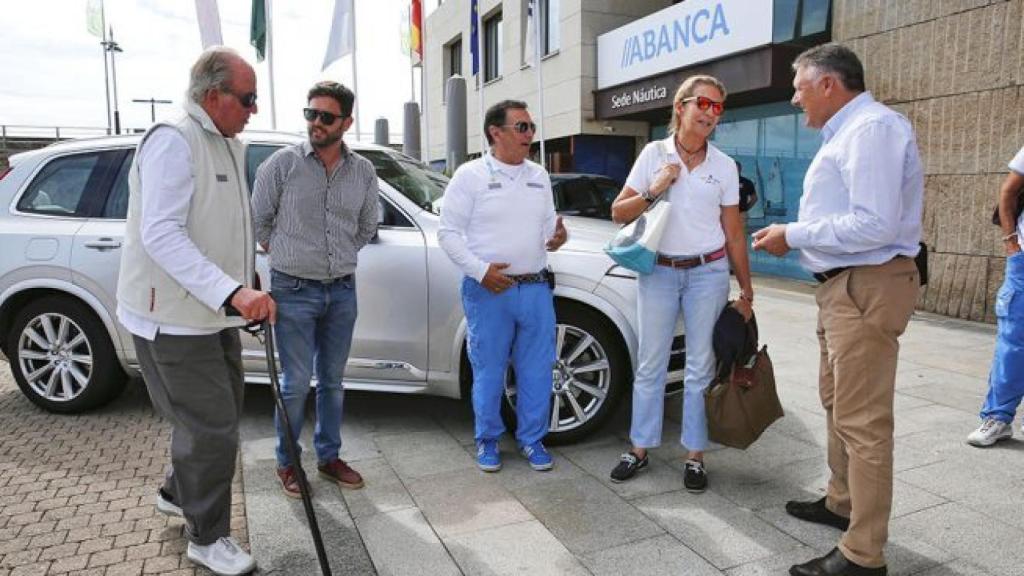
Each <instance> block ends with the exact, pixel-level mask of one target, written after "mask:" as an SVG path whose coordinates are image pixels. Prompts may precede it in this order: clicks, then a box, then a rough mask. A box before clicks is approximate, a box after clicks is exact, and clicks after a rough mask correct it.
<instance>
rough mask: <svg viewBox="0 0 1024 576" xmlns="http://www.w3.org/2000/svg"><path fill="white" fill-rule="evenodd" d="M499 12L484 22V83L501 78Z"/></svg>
mask: <svg viewBox="0 0 1024 576" xmlns="http://www.w3.org/2000/svg"><path fill="white" fill-rule="evenodd" d="M501 44H502V42H501V12H498V13H497V14H495V15H493V16H490V17H489V18H487V19H486V20H484V82H490V81H491V80H495V79H497V78H499V77H500V76H501Z"/></svg>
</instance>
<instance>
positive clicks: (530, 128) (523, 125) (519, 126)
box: [515, 122, 537, 134]
mask: <svg viewBox="0 0 1024 576" xmlns="http://www.w3.org/2000/svg"><path fill="white" fill-rule="evenodd" d="M515 129H516V132H519V133H520V134H526V133H527V132H536V131H537V125H536V124H534V123H533V122H516V125H515Z"/></svg>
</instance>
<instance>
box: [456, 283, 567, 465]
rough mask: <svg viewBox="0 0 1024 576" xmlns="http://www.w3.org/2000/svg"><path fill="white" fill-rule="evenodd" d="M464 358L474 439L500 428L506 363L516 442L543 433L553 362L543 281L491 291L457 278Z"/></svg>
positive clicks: (550, 309)
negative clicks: (469, 374) (512, 377)
mask: <svg viewBox="0 0 1024 576" xmlns="http://www.w3.org/2000/svg"><path fill="white" fill-rule="evenodd" d="M462 308H463V310H465V312H466V325H467V329H468V333H467V335H466V337H467V339H468V342H467V349H468V352H469V361H470V363H471V364H472V366H473V414H474V416H475V426H474V434H473V436H474V437H475V438H476V440H478V441H479V440H497V439H498V438H499V437H500V436H501V435H502V434H503V433H504V432H505V424H504V423H503V422H502V420H501V402H502V396H503V395H504V391H505V371H506V370H507V369H508V366H509V361H510V360H511V363H512V366H513V368H514V369H515V374H516V442H517V443H518V444H519V445H520V446H526V445H529V444H533V443H534V442H537V441H539V440H541V439H542V438H544V435H546V434H547V433H548V425H549V422H550V415H551V376H552V368H553V366H554V364H555V305H554V299H553V298H552V295H551V288H549V287H548V285H547V284H544V283H541V284H516V285H515V286H512V287H511V288H509V289H508V290H505V291H503V292H501V293H500V294H494V293H493V292H491V291H489V290H487V289H486V288H484V287H483V286H481V285H480V283H479V282H477V281H476V280H474V279H472V278H469V277H466V278H463V280H462Z"/></svg>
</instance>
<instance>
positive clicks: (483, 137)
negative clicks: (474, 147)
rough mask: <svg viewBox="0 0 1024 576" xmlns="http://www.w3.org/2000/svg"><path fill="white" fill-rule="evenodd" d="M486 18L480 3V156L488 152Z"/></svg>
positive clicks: (477, 30)
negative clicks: (485, 84)
mask: <svg viewBox="0 0 1024 576" xmlns="http://www.w3.org/2000/svg"><path fill="white" fill-rule="evenodd" d="M486 33H487V31H486V30H484V17H483V15H482V14H480V3H477V5H476V53H477V57H478V58H479V59H480V61H479V62H478V64H479V67H478V68H477V70H476V71H477V76H476V90H477V96H478V97H479V101H480V117H479V118H478V119H477V122H476V125H477V128H478V129H479V130H480V155H481V156H483V155H484V153H485V152H486V151H487V133H486V132H485V131H484V81H485V80H484V79H485V78H487V55H486V54H484V34H486Z"/></svg>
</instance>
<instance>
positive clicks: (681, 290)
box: [629, 258, 729, 452]
mask: <svg viewBox="0 0 1024 576" xmlns="http://www.w3.org/2000/svg"><path fill="white" fill-rule="evenodd" d="M639 283H640V286H639V293H638V295H637V315H638V317H639V324H640V339H639V340H640V342H639V344H640V346H639V351H638V353H637V370H636V377H635V379H634V381H633V421H632V425H631V427H630V431H629V436H630V439H631V440H632V442H633V446H634V447H636V448H645V449H646V448H655V447H657V446H659V445H661V426H662V418H663V416H664V412H665V380H666V377H667V375H668V359H669V353H670V351H671V346H672V337H673V333H674V331H675V325H676V319H677V318H678V317H679V312H680V311H682V313H683V324H684V326H685V327H686V370H685V375H684V387H685V388H684V393H683V431H682V437H681V438H680V441H681V442H682V443H683V445H684V446H686V448H687V449H689V450H693V451H698V452H699V451H703V450H704V449H706V448H707V445H708V422H707V416H706V415H705V413H704V390H705V389H706V388H707V387H708V384H710V383H711V379H712V378H713V377H714V373H715V353H714V350H713V349H712V346H711V338H712V334H713V333H714V329H715V322H717V321H718V316H719V314H721V312H722V308H724V307H725V304H726V302H727V301H728V299H729V260H728V259H727V258H722V259H719V260H716V261H714V262H711V263H708V264H704V265H703V266H697V267H696V268H689V269H686V270H677V269H673V268H669V267H667V266H655V267H654V272H652V273H650V274H648V275H644V276H640V279H639Z"/></svg>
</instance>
